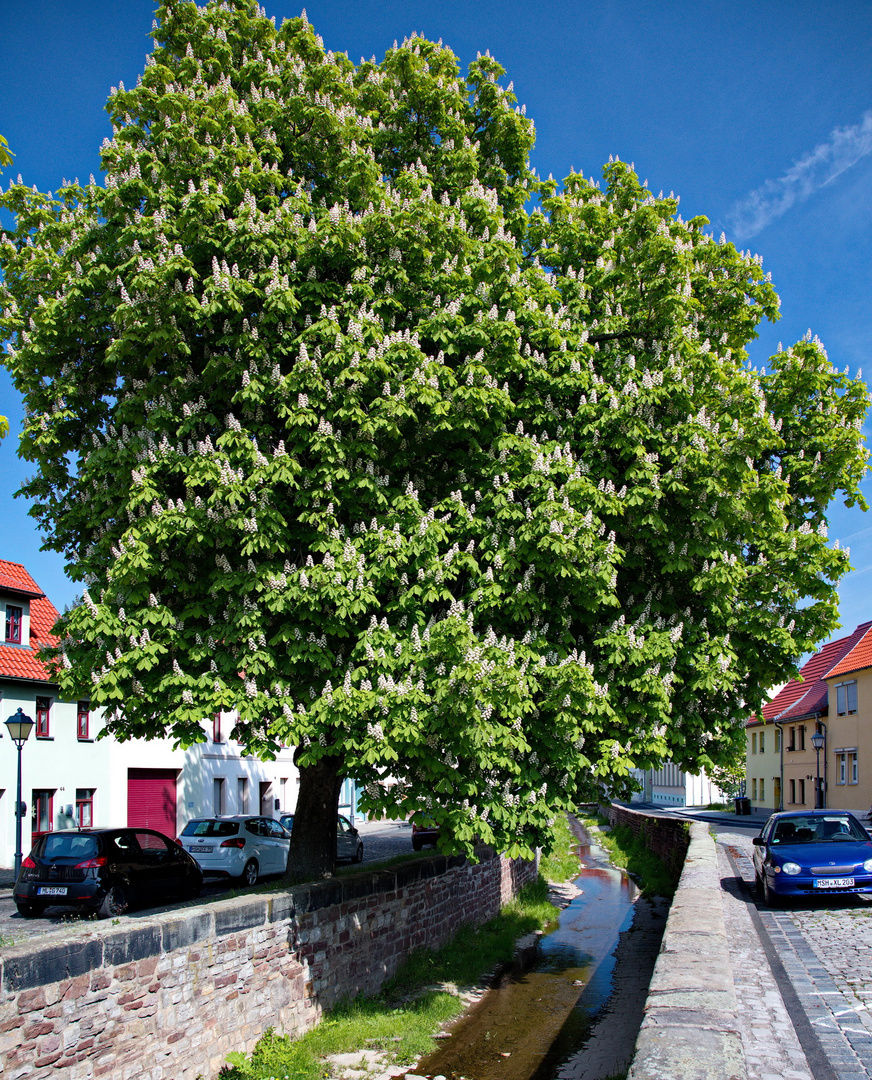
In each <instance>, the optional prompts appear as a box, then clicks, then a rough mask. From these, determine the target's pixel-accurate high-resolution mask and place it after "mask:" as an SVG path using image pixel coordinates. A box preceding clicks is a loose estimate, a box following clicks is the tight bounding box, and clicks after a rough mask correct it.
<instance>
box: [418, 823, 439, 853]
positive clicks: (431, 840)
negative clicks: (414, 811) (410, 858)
mask: <svg viewBox="0 0 872 1080" xmlns="http://www.w3.org/2000/svg"><path fill="white" fill-rule="evenodd" d="M438 839H439V826H438V825H437V824H436V822H435V821H433V820H432V819H430V818H420V819H419V820H418V821H413V822H412V847H413V848H414V849H415V851H420V850H421V848H422V847H423V846H424V845H425V844H432V845H433V847H435V846H436V841H437V840H438Z"/></svg>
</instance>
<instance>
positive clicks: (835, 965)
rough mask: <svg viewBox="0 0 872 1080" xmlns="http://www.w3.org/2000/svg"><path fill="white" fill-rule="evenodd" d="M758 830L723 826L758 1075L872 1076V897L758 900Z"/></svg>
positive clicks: (742, 994) (852, 1079)
mask: <svg viewBox="0 0 872 1080" xmlns="http://www.w3.org/2000/svg"><path fill="white" fill-rule="evenodd" d="M752 835H753V834H752V833H751V832H745V831H740V830H736V831H730V830H728V829H724V828H719V829H718V837H717V839H718V841H719V844H720V856H719V857H720V866H721V872H722V881H723V884H724V893H725V898H724V914H725V918H726V921H727V931H728V935H729V938H730V950H731V956H730V959H731V962H732V965H733V976H734V980H735V986H736V996H737V998H738V999H739V1001H740V1003H746V1004H747V1008H743V1009H742V1010H741V1023H742V1040H743V1044H744V1048H745V1057H746V1061H747V1065H748V1076H749V1078H750V1080H779V1078H787V1080H807V1078H814V1080H869V1078H870V1077H872V905H870V904H868V903H867V902H866V901H863V900H861V899H859V898H858V897H844V898H839V897H827V898H826V900H824V899H823V898H822V899H821V900H820V901H818V902H817V903H816V904H814V905H812V904H811V903H810V902H808V903H802V902H800V903H798V904H795V905H792V906H791V907H789V908H787V909H785V910H770V909H768V908H766V907H764V906H763V905H762V903H761V904H760V906H759V909H758V905H757V896H756V891H755V886H754V869H753V863H752V859H751V851H752V846H751V836H752Z"/></svg>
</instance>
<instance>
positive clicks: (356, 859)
mask: <svg viewBox="0 0 872 1080" xmlns="http://www.w3.org/2000/svg"><path fill="white" fill-rule="evenodd" d="M351 861H352V862H356V863H362V862H363V844H358V845H357V851H355V853H354V858H353V859H352V860H351Z"/></svg>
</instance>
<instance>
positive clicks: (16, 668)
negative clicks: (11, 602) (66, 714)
mask: <svg viewBox="0 0 872 1080" xmlns="http://www.w3.org/2000/svg"><path fill="white" fill-rule="evenodd" d="M4 588H6V589H7V590H10V591H12V592H13V593H18V594H22V593H23V594H25V595H27V596H29V597H30V643H29V648H16V647H15V646H11V645H3V644H2V643H0V676H2V675H5V676H7V678H12V679H35V680H38V681H39V682H46V681H47V680H48V678H49V675H48V672H47V671H46V669H45V667H44V665H43V664H42V662H41V661H40V660H39V659H38V658H37V651H38V650H39V647H40V646H41V645H54V644H56V643H57V638H56V637H55V636H54V635H53V634H52V632H51V631H52V627H53V626H54V624H55V623H56V622H57V619H58V611H57V608H56V607H55V606H54V604H53V603H52V602H51V600H49V599H48V598H47V597H46V595H45V594H44V593H43V591H42V589H40V587H39V586H38V585H37V583H36V582H35V581H34V580H33V578H32V577H31V576H30V574H28V572H27V570H25V568H24V567H23V566H22V565H21V564H20V563H14V562H7V561H6V560H4V559H0V591H2V590H3V589H4Z"/></svg>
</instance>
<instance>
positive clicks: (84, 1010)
mask: <svg viewBox="0 0 872 1080" xmlns="http://www.w3.org/2000/svg"><path fill="white" fill-rule="evenodd" d="M478 856H479V859H480V861H479V862H478V863H474V864H473V863H469V862H467V861H466V860H465V859H464V858H462V857H458V858H446V857H444V856H439V855H435V856H432V857H429V858H426V857H425V858H423V859H421V860H416V861H414V862H410V863H404V864H401V865H399V866H397V867H396V868H394V869H392V870H382V871H375V872H369V873H367V872H361V873H358V874H353V875H349V876H348V877H342V878H333V879H330V880H329V881H326V882H323V883H318V884H313V885H308V886H299V887H295V888H293V889H291V890H289V891H276V892H275V893H268V894H254V895H248V896H242V897H238V898H236V899H232V900H223V901H219V902H217V903H214V904H210V905H200V906H195V907H188V908H182V909H177V910H174V911H171V912H168V913H166V914H163V915H158V916H149V917H144V918H141V919H125V920H124V922H123V925H120V926H115V925H111V924H109V923H106V922H101V923H94V924H89V925H88V928H87V930H83V931H82V932H78V933H74V934H71V935H69V936H67V935H64V936H63V937H60V938H58V937H55V938H52V939H44V940H43V942H42V943H39V942H33V943H28V944H26V945H22V946H18V947H16V948H11V949H8V950H5V952H4V954H3V956H2V959H0V1075H2V1076H3V1078H4V1080H21V1078H24V1077H26V1078H28V1080H44V1078H47V1077H52V1078H55V1080H91V1078H95V1080H97V1078H99V1077H106V1078H109V1080H128V1078H130V1080H133V1078H135V1080H196V1078H198V1077H205V1078H211V1077H214V1076H215V1075H216V1073H217V1072H218V1070H219V1069H220V1068H221V1066H222V1065H223V1064H224V1061H225V1059H226V1055H227V1053H228V1052H229V1051H231V1050H243V1051H250V1050H251V1049H252V1048H253V1046H254V1044H255V1042H256V1041H257V1039H258V1038H259V1037H260V1035H261V1034H262V1033H263V1031H264V1030H265V1029H266V1028H267V1027H275V1028H276V1029H277V1030H279V1031H282V1032H287V1033H291V1034H299V1033H301V1032H303V1031H305V1030H307V1029H308V1028H310V1027H312V1026H313V1025H314V1024H315V1023H316V1022H317V1021H318V1019H319V1017H320V1015H321V1013H322V1011H323V1010H324V1009H326V1008H329V1007H330V1006H331V1005H333V1004H335V1003H336V1002H337V1001H338V1000H340V999H342V998H345V997H352V996H354V995H356V994H358V993H361V992H362V993H373V992H375V991H377V990H378V989H379V987H380V986H381V984H382V983H383V982H384V981H385V980H386V979H387V978H389V977H390V976H391V975H393V974H394V972H395V971H396V970H397V968H398V967H399V965H400V962H401V961H402V960H403V959H404V958H405V957H406V956H407V955H408V953H409V952H411V951H412V950H414V949H417V948H421V947H425V946H426V947H429V948H436V947H438V946H440V945H442V944H444V943H445V942H446V941H448V940H449V939H450V938H451V937H452V936H453V935H454V933H456V931H457V930H458V929H459V927H460V926H461V925H462V924H463V923H466V922H474V923H479V922H484V921H486V920H487V919H489V918H491V917H492V916H493V915H495V914H496V913H497V912H498V911H499V909H500V907H501V905H502V904H504V903H505V902H506V901H508V900H509V899H511V897H512V896H514V894H515V893H516V892H517V891H518V889H519V888H520V887H521V886H522V885H524V884H526V883H527V882H528V881H532V880H534V879H535V877H536V874H537V867H536V865H535V864H534V863H524V862H521V861H520V860H515V861H509V860H507V859H504V858H501V857H497V856H495V854H494V852H493V851H491V850H489V849H482V850H481V851H480V852H478Z"/></svg>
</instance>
